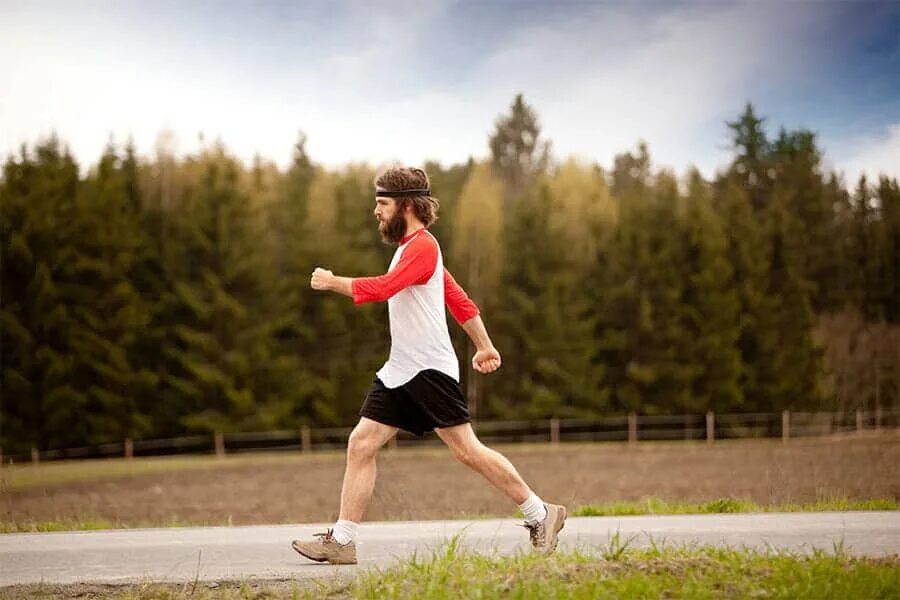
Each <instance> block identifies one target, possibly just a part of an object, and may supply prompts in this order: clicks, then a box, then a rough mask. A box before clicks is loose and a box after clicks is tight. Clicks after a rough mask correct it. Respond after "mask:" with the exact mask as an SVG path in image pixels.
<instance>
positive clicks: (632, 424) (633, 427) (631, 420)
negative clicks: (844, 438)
mask: <svg viewBox="0 0 900 600" xmlns="http://www.w3.org/2000/svg"><path fill="white" fill-rule="evenodd" d="M635 442H637V414H636V413H634V412H633V411H632V412H630V413H628V443H629V444H634V443H635Z"/></svg>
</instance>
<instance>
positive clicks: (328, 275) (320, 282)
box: [309, 267, 334, 290]
mask: <svg viewBox="0 0 900 600" xmlns="http://www.w3.org/2000/svg"><path fill="white" fill-rule="evenodd" d="M333 282H334V273H332V272H331V271H329V270H328V269H323V268H321V267H316V270H315V271H313V272H312V277H311V278H310V280H309V285H310V287H311V288H312V289H314V290H330V289H331V286H332V283H333Z"/></svg>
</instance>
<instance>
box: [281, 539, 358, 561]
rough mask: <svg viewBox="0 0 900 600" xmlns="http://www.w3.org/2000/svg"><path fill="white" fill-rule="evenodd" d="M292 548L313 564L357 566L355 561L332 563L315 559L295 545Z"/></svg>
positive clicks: (324, 559)
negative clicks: (325, 563)
mask: <svg viewBox="0 0 900 600" xmlns="http://www.w3.org/2000/svg"><path fill="white" fill-rule="evenodd" d="M291 548H293V549H294V550H295V551H296V552H297V554H299V555H300V556H303V557H305V558H308V559H309V560H311V561H313V562H317V563H324V562H327V563H329V564H332V565H355V564H356V561H353V562H348V561H337V562H331V561H330V560H328V559H327V558H316V557H314V556H310V555H309V554H307V553H306V552H304V551H303V550H301V549H300V548H298V547H297V546H296V545H295V544H293V543H291Z"/></svg>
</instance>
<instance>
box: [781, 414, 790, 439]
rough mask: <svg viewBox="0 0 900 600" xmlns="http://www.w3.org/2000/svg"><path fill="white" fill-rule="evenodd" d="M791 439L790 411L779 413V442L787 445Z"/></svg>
mask: <svg viewBox="0 0 900 600" xmlns="http://www.w3.org/2000/svg"><path fill="white" fill-rule="evenodd" d="M789 439H791V411H789V410H783V411H781V441H782V442H784V443H787V441H788V440H789Z"/></svg>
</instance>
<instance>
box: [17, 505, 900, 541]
mask: <svg viewBox="0 0 900 600" xmlns="http://www.w3.org/2000/svg"><path fill="white" fill-rule="evenodd" d="M853 510H900V502H897V501H896V500H892V499H890V498H876V499H873V500H849V499H847V498H832V499H828V500H819V501H817V502H811V503H806V504H757V503H755V502H751V501H749V500H735V499H733V498H719V499H717V500H712V501H710V502H699V503H691V502H667V501H665V500H662V499H660V498H644V499H643V500H630V501H619V502H610V503H606V504H589V505H586V506H579V507H577V508H575V509H574V510H573V511H572V512H571V513H569V516H573V517H614V516H630V515H686V514H716V513H754V512H822V511H853ZM503 517H504V515H470V516H467V517H465V518H463V519H461V520H468V521H473V520H483V519H494V518H503ZM517 517H521V514H518V515H517ZM224 525H231V523H211V522H207V521H204V522H192V521H186V520H180V519H173V520H171V521H168V522H166V523H158V522H134V523H130V522H127V521H109V520H106V519H93V518H85V519H64V520H59V521H21V522H16V521H0V533H35V532H46V531H91V530H97V529H133V528H147V527H210V526H224Z"/></svg>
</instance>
